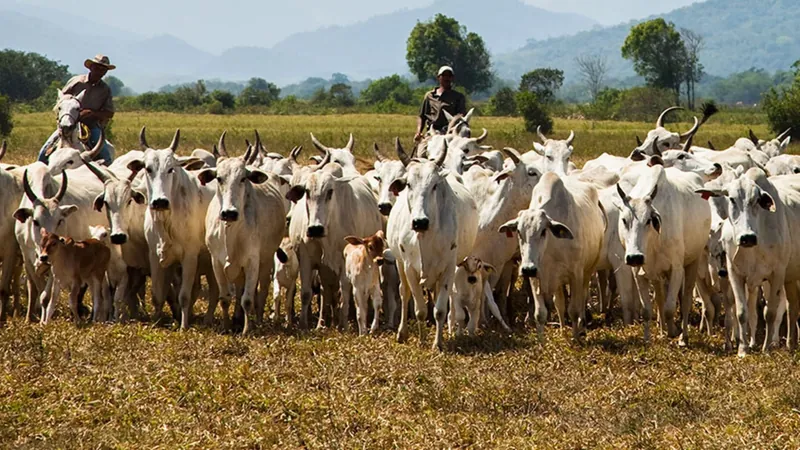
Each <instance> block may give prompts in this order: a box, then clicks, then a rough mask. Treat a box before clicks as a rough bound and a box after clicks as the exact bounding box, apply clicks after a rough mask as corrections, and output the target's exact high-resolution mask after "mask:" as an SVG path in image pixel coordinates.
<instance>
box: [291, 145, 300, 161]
mask: <svg viewBox="0 0 800 450" xmlns="http://www.w3.org/2000/svg"><path fill="white" fill-rule="evenodd" d="M302 151H303V146H302V145H298V146H296V147H295V148H293V149H292V151H291V152H290V153H289V157H290V158H292V160H293V161H294V162H297V157H298V156H300V152H302Z"/></svg>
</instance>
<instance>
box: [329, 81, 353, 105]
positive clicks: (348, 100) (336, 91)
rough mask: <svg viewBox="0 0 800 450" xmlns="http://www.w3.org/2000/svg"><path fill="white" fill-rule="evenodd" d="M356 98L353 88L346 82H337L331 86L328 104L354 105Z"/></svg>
mask: <svg viewBox="0 0 800 450" xmlns="http://www.w3.org/2000/svg"><path fill="white" fill-rule="evenodd" d="M355 103H356V100H355V97H354V96H353V89H352V88H351V87H350V86H349V85H346V84H344V83H336V84H334V85H333V86H331V89H330V92H329V93H328V104H330V105H331V106H335V107H342V106H353V105H355Z"/></svg>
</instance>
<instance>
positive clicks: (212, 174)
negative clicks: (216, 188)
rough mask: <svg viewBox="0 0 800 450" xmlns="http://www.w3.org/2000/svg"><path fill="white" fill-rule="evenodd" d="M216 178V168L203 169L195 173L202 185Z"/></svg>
mask: <svg viewBox="0 0 800 450" xmlns="http://www.w3.org/2000/svg"><path fill="white" fill-rule="evenodd" d="M216 178H217V170H216V169H204V170H201V171H200V173H198V174H197V179H198V180H200V184H202V185H203V186H205V185H206V184H208V183H211V182H212V181H214V179H216Z"/></svg>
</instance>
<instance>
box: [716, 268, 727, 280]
mask: <svg viewBox="0 0 800 450" xmlns="http://www.w3.org/2000/svg"><path fill="white" fill-rule="evenodd" d="M717 275H719V277H720V278H728V271H727V270H726V269H719V271H718V272H717Z"/></svg>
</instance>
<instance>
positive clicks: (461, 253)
mask: <svg viewBox="0 0 800 450" xmlns="http://www.w3.org/2000/svg"><path fill="white" fill-rule="evenodd" d="M395 147H396V149H397V152H398V154H404V153H405V152H404V151H403V149H402V146H401V145H400V140H399V139H397V140H396V141H395ZM446 156H447V149H446V147H445V151H444V152H442V153H440V154H439V159H437V160H436V161H430V160H421V159H416V158H415V159H412V160H410V161H409V164H408V166H406V174H405V176H404V177H402V178H399V179H397V180H395V181H394V182H392V185H391V186H390V189H391V190H393V191H395V192H399V193H400V197H399V198H398V199H397V203H396V205H395V207H394V208H392V212H391V213H390V214H389V222H388V224H387V233H386V236H387V240H388V241H389V247H390V248H391V249H392V253H393V254H394V256H395V258H396V259H397V269H398V272H399V274H400V297H401V299H402V306H401V309H400V328H399V330H398V340H400V341H404V340H405V339H406V338H407V337H408V328H407V327H408V301H409V299H410V297H411V296H412V295H413V297H414V303H415V307H416V308H415V309H416V316H417V326H418V328H419V336H420V340H421V341H424V331H425V320H426V317H427V313H428V310H427V307H426V299H425V295H424V294H423V291H422V290H423V288H427V289H430V290H433V291H434V292H435V293H436V305H435V307H434V315H435V318H436V338H435V339H434V341H433V346H434V348H438V349H441V348H442V345H443V341H442V339H443V337H442V334H443V330H444V323H445V320H446V316H447V307H448V304H449V299H450V293H451V289H452V285H453V277H454V275H455V269H456V264H457V263H458V262H459V261H461V260H463V259H464V258H466V257H467V256H469V254H470V253H471V251H472V247H473V245H474V243H475V237H476V235H477V232H478V211H477V207H476V206H475V201H474V200H473V198H472V195H470V193H469V191H468V190H467V189H466V188H465V187H464V186H463V185H462V184H461V183H459V182H457V181H455V180H454V179H453V178H452V177H448V175H449V171H448V170H447V169H444V168H443V167H442V164H443V163H444V161H445V158H446ZM455 314H456V322H459V323H461V322H462V320H461V319H460V317H461V316H463V314H464V311H463V309H461V308H455Z"/></svg>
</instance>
